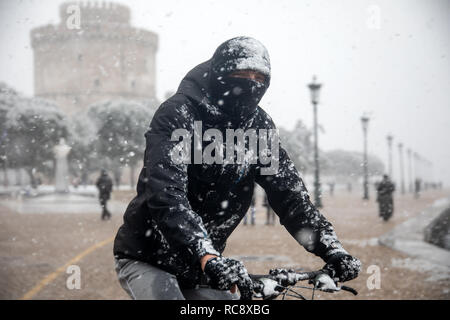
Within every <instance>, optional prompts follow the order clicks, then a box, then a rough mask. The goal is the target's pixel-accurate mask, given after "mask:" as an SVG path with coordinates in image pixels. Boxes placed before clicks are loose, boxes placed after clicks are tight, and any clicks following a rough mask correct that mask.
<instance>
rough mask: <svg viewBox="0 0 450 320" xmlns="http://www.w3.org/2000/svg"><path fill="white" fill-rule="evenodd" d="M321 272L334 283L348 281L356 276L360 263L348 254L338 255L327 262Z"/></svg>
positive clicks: (359, 269)
mask: <svg viewBox="0 0 450 320" xmlns="http://www.w3.org/2000/svg"><path fill="white" fill-rule="evenodd" d="M323 270H325V271H326V272H327V273H328V275H329V276H330V277H331V278H332V279H333V280H335V281H340V282H344V281H349V280H352V279H354V278H356V277H357V276H358V274H359V272H360V271H361V261H359V260H358V259H357V258H354V257H352V256H351V255H349V254H343V253H338V254H335V255H333V256H331V258H329V259H328V260H327V264H326V265H325V266H324V267H323Z"/></svg>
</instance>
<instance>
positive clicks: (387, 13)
mask: <svg viewBox="0 0 450 320" xmlns="http://www.w3.org/2000/svg"><path fill="white" fill-rule="evenodd" d="M62 2H63V1H56V0H55V1H50V0H22V1H13V0H0V41H1V50H0V70H1V71H0V81H4V82H6V83H8V84H9V85H11V86H13V87H14V88H15V89H17V90H19V91H21V92H23V93H25V94H28V95H32V94H33V65H32V51H31V49H30V38H29V31H30V29H31V28H33V27H36V26H40V25H43V24H47V23H53V24H56V23H59V15H58V6H59V4H60V3H62ZM118 2H119V3H122V4H126V5H128V6H129V7H130V8H131V14H132V25H134V26H136V27H139V28H145V29H148V30H152V31H154V32H156V33H157V34H158V35H159V50H158V53H157V94H158V97H159V98H160V99H163V97H164V95H165V93H166V92H167V91H169V90H175V89H176V87H177V86H178V84H179V81H180V80H181V79H182V77H183V76H184V75H185V74H186V72H187V71H189V70H190V69H191V68H192V67H194V66H195V65H197V64H198V63H200V62H203V61H205V60H207V59H209V58H210V57H211V56H212V54H213V52H214V50H215V48H216V47H217V46H218V45H219V44H220V43H222V42H223V41H225V40H227V39H229V38H232V37H235V36H238V35H248V36H252V37H255V38H256V39H258V40H260V41H261V42H262V43H264V45H265V46H266V47H267V49H268V50H269V54H270V57H271V63H272V81H271V87H270V88H269V90H268V91H267V93H266V95H265V97H264V98H263V100H262V102H261V106H262V107H263V108H264V109H265V110H266V111H268V112H269V114H270V115H271V116H272V118H273V119H274V120H275V122H276V124H277V125H278V126H283V127H286V128H288V129H291V128H292V127H293V126H294V124H295V122H296V121H297V120H298V119H301V120H302V121H304V122H305V123H306V124H307V125H308V126H311V125H312V106H311V104H310V101H309V92H308V89H307V88H306V85H307V83H308V82H309V81H310V80H311V78H312V75H313V74H316V75H317V77H318V80H319V81H320V82H322V83H323V90H322V94H321V102H320V105H319V122H320V124H321V125H322V126H323V128H324V132H323V133H322V134H321V135H320V140H319V144H320V147H321V148H322V149H325V150H331V149H338V148H340V149H346V150H361V149H362V146H363V142H362V129H361V122H360V117H361V115H362V114H363V113H365V112H366V113H368V114H370V115H371V118H372V119H371V122H370V125H369V152H371V153H374V154H376V155H378V156H379V157H380V158H381V159H382V160H383V161H385V162H386V161H387V155H388V151H387V143H386V135H387V134H388V133H391V134H392V135H393V136H394V142H395V151H397V143H398V142H403V143H404V144H405V146H406V148H411V149H413V150H414V151H416V152H418V153H419V154H421V155H422V156H423V157H426V158H427V159H429V160H430V161H432V162H433V164H434V166H433V168H434V177H435V178H437V179H441V180H443V181H445V183H446V184H447V186H448V185H449V184H450V161H449V160H450V148H449V138H450V62H449V58H450V57H449V53H450V0H446V1H444V0H430V1H426V0H420V1H419V0H396V1H389V0H386V1H376V0H373V1H364V0H354V1H334V0H329V1H301V0H277V1H273V0H245V1H244V0H227V1H207V0H197V1H195V0H191V1H182V0H159V1H156V0H152V1H148V0H145V1H144V0H141V1H138V0H135V1H118ZM405 159H406V158H405ZM398 166H399V165H398V156H397V152H396V153H395V154H394V171H395V173H396V174H398V172H399V169H398Z"/></svg>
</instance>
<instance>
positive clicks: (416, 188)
mask: <svg viewBox="0 0 450 320" xmlns="http://www.w3.org/2000/svg"><path fill="white" fill-rule="evenodd" d="M421 187H422V181H421V180H420V179H419V178H417V179H416V180H415V181H414V198H416V199H417V198H419V196H420V189H421Z"/></svg>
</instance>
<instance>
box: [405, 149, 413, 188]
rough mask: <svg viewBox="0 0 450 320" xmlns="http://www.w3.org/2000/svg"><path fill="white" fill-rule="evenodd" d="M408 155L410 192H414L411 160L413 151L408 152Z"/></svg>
mask: <svg viewBox="0 0 450 320" xmlns="http://www.w3.org/2000/svg"><path fill="white" fill-rule="evenodd" d="M406 153H407V154H408V176H409V187H408V189H409V192H410V193H411V192H413V181H414V178H413V174H412V159H411V154H412V151H411V149H408V150H406Z"/></svg>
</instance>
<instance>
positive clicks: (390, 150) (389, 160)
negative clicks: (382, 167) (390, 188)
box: [386, 135, 394, 180]
mask: <svg viewBox="0 0 450 320" xmlns="http://www.w3.org/2000/svg"><path fill="white" fill-rule="evenodd" d="M386 138H387V142H388V150H389V155H388V168H389V171H388V173H389V177H390V178H391V179H392V180H393V177H392V140H393V139H394V137H393V136H392V135H388V136H387V137H386Z"/></svg>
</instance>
